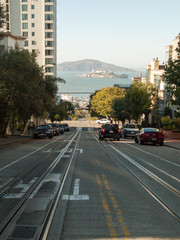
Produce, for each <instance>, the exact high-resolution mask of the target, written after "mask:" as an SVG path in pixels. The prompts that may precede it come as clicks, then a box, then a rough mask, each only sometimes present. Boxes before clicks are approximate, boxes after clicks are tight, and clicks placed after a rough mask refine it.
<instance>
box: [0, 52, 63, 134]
mask: <svg viewBox="0 0 180 240" xmlns="http://www.w3.org/2000/svg"><path fill="white" fill-rule="evenodd" d="M57 81H63V80H62V79H60V78H54V77H44V73H43V69H42V67H39V65H38V64H37V62H36V54H33V53H29V52H27V51H25V50H20V49H19V48H18V47H16V48H15V49H11V50H10V51H6V52H4V53H3V54H2V55H0V127H1V129H2V131H3V132H4V133H5V130H6V127H7V125H8V123H9V122H10V121H14V120H15V119H17V121H23V123H24V127H25V125H26V123H27V121H28V120H29V119H30V117H31V116H32V115H35V116H43V114H44V113H45V112H47V111H49V110H50V109H51V107H52V106H53V104H54V103H55V101H56V100H55V96H56V93H57V89H58V88H57V84H56V82H57Z"/></svg>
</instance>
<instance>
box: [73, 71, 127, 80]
mask: <svg viewBox="0 0 180 240" xmlns="http://www.w3.org/2000/svg"><path fill="white" fill-rule="evenodd" d="M77 76H78V77H88V78H128V75H127V74H121V75H118V74H115V73H113V72H112V71H94V70H92V72H91V73H78V74H77Z"/></svg>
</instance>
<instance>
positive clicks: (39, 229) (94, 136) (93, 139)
mask: <svg viewBox="0 0 180 240" xmlns="http://www.w3.org/2000/svg"><path fill="white" fill-rule="evenodd" d="M97 130H98V126H97V125H96V124H95V123H94V122H89V121H74V122H71V131H70V132H66V133H65V134H63V135H60V136H56V137H54V138H53V139H51V140H49V139H39V140H34V141H31V142H28V143H26V144H23V145H16V146H12V147H11V148H8V149H4V150H1V151H0V197H1V198H0V212H1V214H0V232H1V235H0V239H11V240H12V239H48V240H57V239H62V240H67V239H68V240H69V239H71V240H72V239H76V240H77V239H91V240H92V239H101V240H102V239H180V204H179V203H180V201H179V200H180V198H179V197H180V185H179V167H180V158H179V151H180V150H178V149H173V148H168V147H166V146H159V145H157V146H154V145H150V144H148V145H139V144H135V143H134V140H132V139H123V140H121V141H103V142H102V141H99V139H98V131H97Z"/></svg>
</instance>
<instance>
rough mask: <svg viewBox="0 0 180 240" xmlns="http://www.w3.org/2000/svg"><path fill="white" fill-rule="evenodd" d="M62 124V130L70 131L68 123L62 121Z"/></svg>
mask: <svg viewBox="0 0 180 240" xmlns="http://www.w3.org/2000/svg"><path fill="white" fill-rule="evenodd" d="M62 126H63V127H64V131H65V132H69V131H70V129H69V125H68V124H67V123H63V124H62Z"/></svg>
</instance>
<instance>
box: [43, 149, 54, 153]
mask: <svg viewBox="0 0 180 240" xmlns="http://www.w3.org/2000/svg"><path fill="white" fill-rule="evenodd" d="M50 152H52V148H50V149H49V150H46V151H43V153H50Z"/></svg>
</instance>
